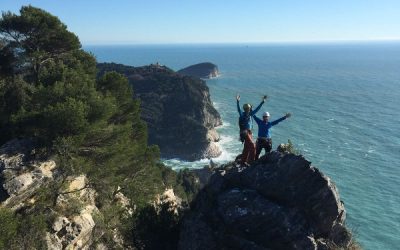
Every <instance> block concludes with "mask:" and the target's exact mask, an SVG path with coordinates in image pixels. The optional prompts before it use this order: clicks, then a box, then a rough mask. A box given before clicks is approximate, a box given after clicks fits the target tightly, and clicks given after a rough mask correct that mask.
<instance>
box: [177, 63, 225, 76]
mask: <svg viewBox="0 0 400 250" xmlns="http://www.w3.org/2000/svg"><path fill="white" fill-rule="evenodd" d="M177 73H179V74H181V75H185V76H193V77H198V78H202V79H210V78H214V77H218V76H219V71H218V66H217V65H215V64H213V63H210V62H204V63H198V64H194V65H191V66H189V67H186V68H183V69H181V70H178V71H177Z"/></svg>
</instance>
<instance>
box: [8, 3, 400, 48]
mask: <svg viewBox="0 0 400 250" xmlns="http://www.w3.org/2000/svg"><path fill="white" fill-rule="evenodd" d="M28 4H31V5H33V6H35V7H40V8H43V9H45V10H47V11H49V12H50V13H52V14H53V15H56V16H58V17H59V18H60V19H61V21H62V22H64V23H65V24H66V25H67V26H68V29H69V30H70V31H72V32H74V33H75V34H77V35H78V36H79V38H80V40H81V42H82V43H83V44H147V43H158V44H163V43H252V42H256V43H264V42H305V41H308V42H318V41H343V40H357V41H358V40H400V0H140V1H139V0H115V1H111V0H96V1H94V0H81V1H79V0H30V1H28V0H0V10H1V11H7V10H10V11H12V12H16V13H18V11H19V9H20V7H21V6H22V5H28Z"/></svg>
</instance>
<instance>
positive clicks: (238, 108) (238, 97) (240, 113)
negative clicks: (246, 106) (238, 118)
mask: <svg viewBox="0 0 400 250" xmlns="http://www.w3.org/2000/svg"><path fill="white" fill-rule="evenodd" d="M239 101H240V95H237V96H236V106H237V110H238V113H239V115H242V111H241V110H240V105H239Z"/></svg>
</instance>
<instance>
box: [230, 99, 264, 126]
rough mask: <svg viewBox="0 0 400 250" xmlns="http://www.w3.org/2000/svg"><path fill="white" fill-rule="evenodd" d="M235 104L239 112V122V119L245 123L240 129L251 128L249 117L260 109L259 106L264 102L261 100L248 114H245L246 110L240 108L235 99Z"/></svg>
mask: <svg viewBox="0 0 400 250" xmlns="http://www.w3.org/2000/svg"><path fill="white" fill-rule="evenodd" d="M236 104H237V110H238V112H239V123H240V121H244V123H245V126H244V128H241V129H251V125H252V123H251V117H252V116H253V115H255V114H256V113H257V112H258V111H259V110H260V108H261V106H262V105H263V104H264V101H262V102H261V103H260V104H259V105H258V107H257V108H256V109H255V110H251V111H250V112H249V114H248V115H246V112H244V111H241V110H240V105H239V101H237V102H236Z"/></svg>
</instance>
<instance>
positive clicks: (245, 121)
mask: <svg viewBox="0 0 400 250" xmlns="http://www.w3.org/2000/svg"><path fill="white" fill-rule="evenodd" d="M249 122H250V115H242V116H239V128H240V130H244V129H247V128H246V126H247V124H248V123H249Z"/></svg>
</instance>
